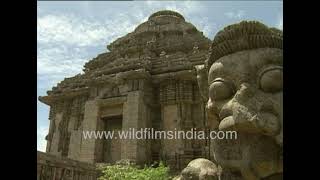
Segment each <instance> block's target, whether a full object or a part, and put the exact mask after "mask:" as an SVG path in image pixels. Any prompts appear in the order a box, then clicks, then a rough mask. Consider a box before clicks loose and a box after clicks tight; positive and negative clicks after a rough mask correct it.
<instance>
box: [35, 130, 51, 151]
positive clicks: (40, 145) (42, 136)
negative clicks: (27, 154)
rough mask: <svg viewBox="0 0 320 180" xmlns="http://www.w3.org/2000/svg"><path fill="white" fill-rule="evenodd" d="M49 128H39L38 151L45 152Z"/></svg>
mask: <svg viewBox="0 0 320 180" xmlns="http://www.w3.org/2000/svg"><path fill="white" fill-rule="evenodd" d="M48 129H49V128H48V127H45V126H40V127H38V128H37V150H38V151H42V152H45V151H46V146H47V141H46V140H45V137H46V135H47V134H48Z"/></svg>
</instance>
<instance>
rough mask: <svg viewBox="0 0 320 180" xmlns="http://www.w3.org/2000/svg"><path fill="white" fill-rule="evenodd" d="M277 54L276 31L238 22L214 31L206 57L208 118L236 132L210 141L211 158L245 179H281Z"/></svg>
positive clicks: (278, 38) (279, 48)
mask: <svg viewBox="0 0 320 180" xmlns="http://www.w3.org/2000/svg"><path fill="white" fill-rule="evenodd" d="M282 59H283V55H282V32H281V31H279V30H276V29H274V28H269V27H267V26H265V25H264V24H261V23H259V22H253V21H250V22H246V21H244V22H241V23H238V24H233V25H230V26H228V27H226V28H224V29H223V30H221V31H220V32H218V33H217V35H216V37H215V38H214V40H213V43H212V46H211V54H210V57H209V58H208V59H207V60H206V66H207V70H208V86H207V87H208V89H209V90H208V95H209V100H208V103H207V108H208V109H207V111H208V117H209V121H216V120H218V121H219V125H218V127H216V128H217V129H219V130H222V131H227V130H235V131H237V139H235V140H213V144H214V145H213V147H214V148H213V153H214V157H215V160H216V162H217V163H218V164H219V165H221V166H222V168H223V169H224V171H230V172H232V173H237V172H239V173H241V176H242V178H243V179H245V180H256V179H282V171H283V169H282V141H283V138H282V129H283V123H282V122H283V121H282V109H283V107H282V81H283V79H282ZM202 86H203V85H202ZM222 179H232V176H230V177H225V178H223V177H222Z"/></svg>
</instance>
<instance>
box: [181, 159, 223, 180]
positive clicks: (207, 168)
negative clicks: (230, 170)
mask: <svg viewBox="0 0 320 180" xmlns="http://www.w3.org/2000/svg"><path fill="white" fill-rule="evenodd" d="M220 174H221V169H220V168H219V167H218V166H217V165H216V164H214V163H213V162H212V161H209V160H208V159H204V158H198V159H194V160H192V161H191V162H190V163H189V164H188V166H187V167H186V168H184V169H183V170H182V172H181V176H180V177H181V178H180V179H181V180H218V179H219V176H220Z"/></svg>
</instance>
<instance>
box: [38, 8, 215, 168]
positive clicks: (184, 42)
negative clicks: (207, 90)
mask: <svg viewBox="0 0 320 180" xmlns="http://www.w3.org/2000/svg"><path fill="white" fill-rule="evenodd" d="M210 45H211V41H210V40H209V39H208V38H206V37H205V36H204V35H203V33H202V32H201V31H199V30H198V29H197V28H196V27H195V26H194V25H192V24H191V23H189V22H187V21H186V20H185V19H184V17H183V16H182V15H181V14H179V13H177V12H173V11H159V12H156V13H154V14H152V15H151V16H150V17H149V18H148V20H147V21H146V22H144V23H142V24H140V25H138V26H137V27H136V29H135V30H134V31H133V32H131V33H129V34H127V35H125V36H123V37H121V38H119V39H117V40H116V41H114V42H112V43H110V44H109V45H108V46H107V48H108V51H106V52H105V53H102V54H99V55H98V56H97V57H96V58H94V59H92V60H90V61H88V62H87V63H86V64H85V65H84V70H83V71H84V72H83V73H82V74H78V75H76V76H74V77H71V78H65V79H64V80H63V81H62V82H60V83H58V84H57V86H55V87H53V88H52V90H50V91H48V92H47V95H46V96H41V97H39V100H40V101H41V102H43V103H45V104H47V105H48V106H50V114H49V120H50V128H49V133H48V135H47V136H46V140H47V148H46V152H47V153H50V154H54V155H56V156H61V157H67V158H70V159H74V160H79V161H83V162H89V163H115V162H116V161H119V160H121V159H129V160H132V161H134V162H136V163H138V164H145V163H152V162H154V161H159V160H163V161H165V162H166V163H167V164H168V165H169V166H171V167H175V168H178V169H180V168H183V167H185V165H186V164H187V163H188V162H189V161H191V160H192V159H195V158H197V157H204V158H208V159H212V158H211V156H212V155H210V142H209V141H206V140H203V141H199V140H185V139H122V140H120V139H108V140H106V139H99V138H90V139H88V138H87V139H85V138H84V136H83V132H85V131H87V132H90V131H114V132H117V131H120V130H122V131H126V130H131V129H133V128H134V129H136V130H139V129H141V128H152V129H154V130H155V131H156V130H157V131H160V130H163V131H166V130H177V131H178V130H184V131H186V130H191V129H192V128H197V129H202V130H205V129H206V128H207V127H208V122H207V117H206V112H205V105H206V99H205V98H202V97H201V95H200V94H201V93H200V92H199V87H198V83H197V75H196V69H195V66H197V65H203V64H204V62H205V60H206V59H207V58H208V50H209V47H210Z"/></svg>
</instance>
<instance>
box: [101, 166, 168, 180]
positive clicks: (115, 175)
mask: <svg viewBox="0 0 320 180" xmlns="http://www.w3.org/2000/svg"><path fill="white" fill-rule="evenodd" d="M99 169H100V170H101V171H102V176H100V177H99V178H98V180H131V179H138V180H167V179H169V168H168V167H166V166H165V165H164V164H163V163H162V162H161V163H160V165H159V167H157V168H152V167H144V168H143V169H139V168H138V167H137V166H134V165H120V164H117V165H112V166H111V165H105V166H102V167H100V168H99Z"/></svg>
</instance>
